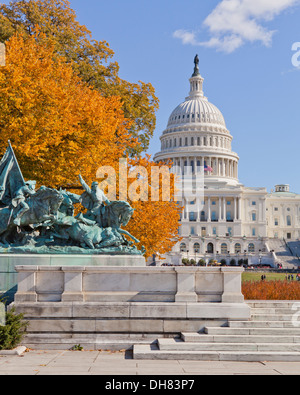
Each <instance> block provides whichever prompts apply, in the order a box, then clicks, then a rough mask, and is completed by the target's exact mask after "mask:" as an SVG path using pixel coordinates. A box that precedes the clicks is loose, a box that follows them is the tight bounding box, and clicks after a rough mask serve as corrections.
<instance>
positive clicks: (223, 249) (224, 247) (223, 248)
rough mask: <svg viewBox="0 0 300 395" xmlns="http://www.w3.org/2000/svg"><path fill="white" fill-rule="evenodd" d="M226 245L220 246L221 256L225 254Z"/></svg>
mask: <svg viewBox="0 0 300 395" xmlns="http://www.w3.org/2000/svg"><path fill="white" fill-rule="evenodd" d="M227 251H228V250H227V244H226V243H223V244H221V254H227Z"/></svg>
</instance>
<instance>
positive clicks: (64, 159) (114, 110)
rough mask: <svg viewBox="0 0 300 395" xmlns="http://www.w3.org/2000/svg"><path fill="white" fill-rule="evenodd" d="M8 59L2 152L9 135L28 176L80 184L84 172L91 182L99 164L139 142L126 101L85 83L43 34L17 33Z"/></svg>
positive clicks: (2, 86) (0, 94) (0, 124)
mask: <svg viewBox="0 0 300 395" xmlns="http://www.w3.org/2000/svg"><path fill="white" fill-rule="evenodd" d="M37 36H38V37H39V39H38V40H36V37H37ZM41 41H43V45H41V44H40V42H41ZM6 63H7V66H6V67H2V68H0V105H1V112H0V129H1V134H0V151H1V152H2V153H3V152H4V150H5V148H6V146H7V141H8V139H10V140H11V141H12V144H13V147H14V148H15V151H16V155H17V157H18V159H19V162H20V165H21V168H22V170H23V172H24V176H25V178H34V179H36V180H37V181H38V183H39V184H41V183H43V184H45V185H48V186H59V185H66V184H74V183H75V184H76V183H77V184H78V180H77V177H78V173H79V172H80V171H81V172H82V173H83V175H84V176H85V177H86V179H87V181H88V182H91V181H92V179H93V177H95V174H96V171H97V167H98V166H99V165H100V164H105V163H114V162H117V161H118V159H119V157H122V156H123V155H124V153H125V152H126V150H127V149H128V147H134V146H135V145H137V141H136V138H134V137H132V135H131V133H130V130H129V129H130V123H131V122H130V121H129V120H128V119H126V117H125V116H124V112H123V110H122V103H121V100H120V99H119V98H118V97H116V96H111V97H109V98H105V97H103V96H102V95H101V94H100V93H99V91H98V90H96V89H95V88H92V87H91V86H89V85H88V84H87V83H85V82H83V81H81V79H80V78H79V76H77V75H76V74H75V73H74V71H73V69H72V67H71V65H70V64H68V63H67V62H66V61H65V60H64V59H63V58H62V57H60V56H58V55H56V54H55V51H54V43H53V41H52V40H49V39H47V38H46V37H45V35H44V34H43V33H41V32H38V33H36V34H35V35H32V36H28V37H24V36H23V35H22V34H21V33H18V34H16V35H15V36H13V37H12V38H11V39H10V40H9V41H8V42H7V56H6Z"/></svg>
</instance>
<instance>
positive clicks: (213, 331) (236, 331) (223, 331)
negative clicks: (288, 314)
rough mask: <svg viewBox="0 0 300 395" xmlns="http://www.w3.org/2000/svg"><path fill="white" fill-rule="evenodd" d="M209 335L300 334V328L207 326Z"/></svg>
mask: <svg viewBox="0 0 300 395" xmlns="http://www.w3.org/2000/svg"><path fill="white" fill-rule="evenodd" d="M204 332H205V333H207V334H208V335H244V336H245V335H246V336H248V335H263V336H272V335H273V336H278V335H285V336H293V335H294V336H300V328H231V327H205V328H204Z"/></svg>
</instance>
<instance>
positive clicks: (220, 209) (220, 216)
mask: <svg viewBox="0 0 300 395" xmlns="http://www.w3.org/2000/svg"><path fill="white" fill-rule="evenodd" d="M222 219H223V218H222V198H221V197H219V221H222Z"/></svg>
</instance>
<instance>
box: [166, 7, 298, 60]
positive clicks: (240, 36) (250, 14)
mask: <svg viewBox="0 0 300 395" xmlns="http://www.w3.org/2000/svg"><path fill="white" fill-rule="evenodd" d="M298 4H299V0H222V1H221V2H220V3H219V4H218V5H217V6H216V8H215V9H214V10H213V11H212V13H211V14H210V15H208V17H207V18H206V19H205V21H204V26H205V27H206V28H208V30H209V33H210V35H211V38H210V40H208V41H204V42H203V41H199V40H197V37H196V33H195V32H189V31H186V30H177V31H176V32H175V33H174V35H173V36H174V37H175V38H179V39H181V40H182V42H183V44H192V45H201V46H206V47H210V48H216V49H217V50H219V51H224V52H227V53H231V52H233V51H235V50H236V49H238V48H239V47H241V46H242V45H243V44H245V43H246V42H255V41H258V42H261V43H262V44H263V45H265V46H270V45H271V44H272V38H273V35H274V33H275V31H274V30H269V29H268V28H267V27H265V26H264V25H263V23H266V22H270V21H272V20H273V19H274V18H275V17H276V16H278V15H279V14H280V13H282V12H283V11H285V10H287V9H288V8H290V7H293V6H296V5H298Z"/></svg>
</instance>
